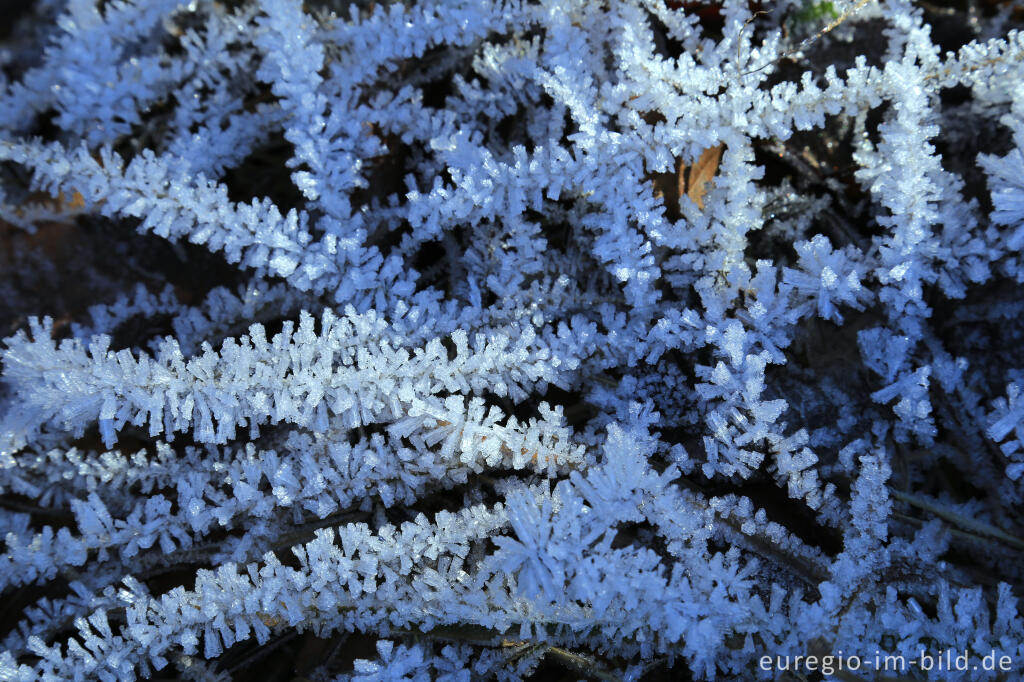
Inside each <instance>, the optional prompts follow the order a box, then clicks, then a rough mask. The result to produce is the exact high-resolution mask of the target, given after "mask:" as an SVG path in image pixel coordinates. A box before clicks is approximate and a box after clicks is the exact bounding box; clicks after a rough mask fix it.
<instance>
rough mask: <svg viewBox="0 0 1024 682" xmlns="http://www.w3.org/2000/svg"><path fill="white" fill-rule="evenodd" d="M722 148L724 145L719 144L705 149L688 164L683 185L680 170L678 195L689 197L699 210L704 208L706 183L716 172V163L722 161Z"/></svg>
mask: <svg viewBox="0 0 1024 682" xmlns="http://www.w3.org/2000/svg"><path fill="white" fill-rule="evenodd" d="M724 148H725V146H724V145H721V144H720V145H717V146H714V147H709V148H707V149H705V150H704V151H703V152H702V153H701V155H700V158H699V159H697V163H695V164H693V165H692V166H690V168H689V172H688V173H687V174H686V180H685V185H684V184H683V182H684V181H683V174H682V173H681V172H680V174H679V183H680V184H679V196H682V195H684V194H685V195H686V196H688V197H690V200H691V201H693V203H695V204H697V208H699V209H701V210H704V194H705V192H707V186H708V183H709V182H711V180H712V178H714V177H715V173H717V172H718V164H719V163H721V161H722V150H723V149H724Z"/></svg>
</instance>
